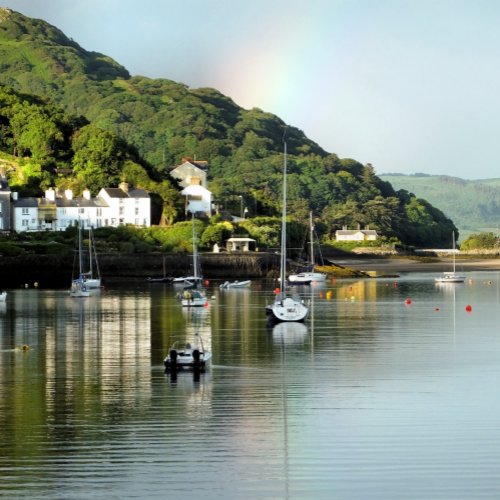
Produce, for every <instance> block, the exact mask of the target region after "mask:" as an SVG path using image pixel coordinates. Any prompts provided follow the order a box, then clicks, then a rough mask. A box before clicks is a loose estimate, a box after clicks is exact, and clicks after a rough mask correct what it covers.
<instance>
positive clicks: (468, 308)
mask: <svg viewBox="0 0 500 500" xmlns="http://www.w3.org/2000/svg"><path fill="white" fill-rule="evenodd" d="M465 310H466V311H467V312H471V311H472V306H471V305H470V304H467V305H466V306H465Z"/></svg>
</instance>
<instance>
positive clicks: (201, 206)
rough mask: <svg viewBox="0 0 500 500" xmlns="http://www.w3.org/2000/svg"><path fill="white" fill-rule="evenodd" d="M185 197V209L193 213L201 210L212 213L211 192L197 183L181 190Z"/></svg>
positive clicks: (208, 213) (209, 214)
mask: <svg viewBox="0 0 500 500" xmlns="http://www.w3.org/2000/svg"><path fill="white" fill-rule="evenodd" d="M181 195H183V196H185V197H186V211H187V212H191V213H193V214H195V213H197V212H203V213H205V214H207V215H208V216H209V217H210V216H211V215H212V193H211V192H210V191H209V190H208V189H206V188H204V187H203V186H201V185H199V184H191V185H190V186H187V187H185V188H184V189H183V190H182V191H181Z"/></svg>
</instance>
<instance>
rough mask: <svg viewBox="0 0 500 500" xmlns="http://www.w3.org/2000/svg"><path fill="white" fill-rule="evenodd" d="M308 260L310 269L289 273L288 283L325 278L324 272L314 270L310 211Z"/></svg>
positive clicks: (312, 231)
mask: <svg viewBox="0 0 500 500" xmlns="http://www.w3.org/2000/svg"><path fill="white" fill-rule="evenodd" d="M309 262H310V264H309V265H310V269H311V270H310V271H304V272H301V273H298V274H290V276H288V281H290V283H304V282H305V281H309V282H312V281H316V282H323V281H325V280H326V274H325V273H320V272H317V271H315V270H314V266H315V265H316V261H315V259H314V224H313V220H312V212H309Z"/></svg>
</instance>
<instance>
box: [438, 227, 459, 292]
mask: <svg viewBox="0 0 500 500" xmlns="http://www.w3.org/2000/svg"><path fill="white" fill-rule="evenodd" d="M452 245H453V246H452V248H453V252H452V254H453V271H451V272H444V273H443V274H442V275H441V276H438V277H437V278H434V280H435V281H436V283H463V282H464V281H465V276H463V275H460V274H457V273H456V271H455V254H456V251H457V250H456V248H455V232H454V231H453V233H452Z"/></svg>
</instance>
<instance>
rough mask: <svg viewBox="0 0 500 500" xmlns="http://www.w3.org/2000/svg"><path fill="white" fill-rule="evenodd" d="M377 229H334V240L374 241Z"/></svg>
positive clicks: (376, 236)
mask: <svg viewBox="0 0 500 500" xmlns="http://www.w3.org/2000/svg"><path fill="white" fill-rule="evenodd" d="M377 238H378V235H377V231H375V230H374V229H368V228H367V229H346V228H345V227H344V228H343V229H339V230H337V231H335V240H336V241H376V239H377Z"/></svg>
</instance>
